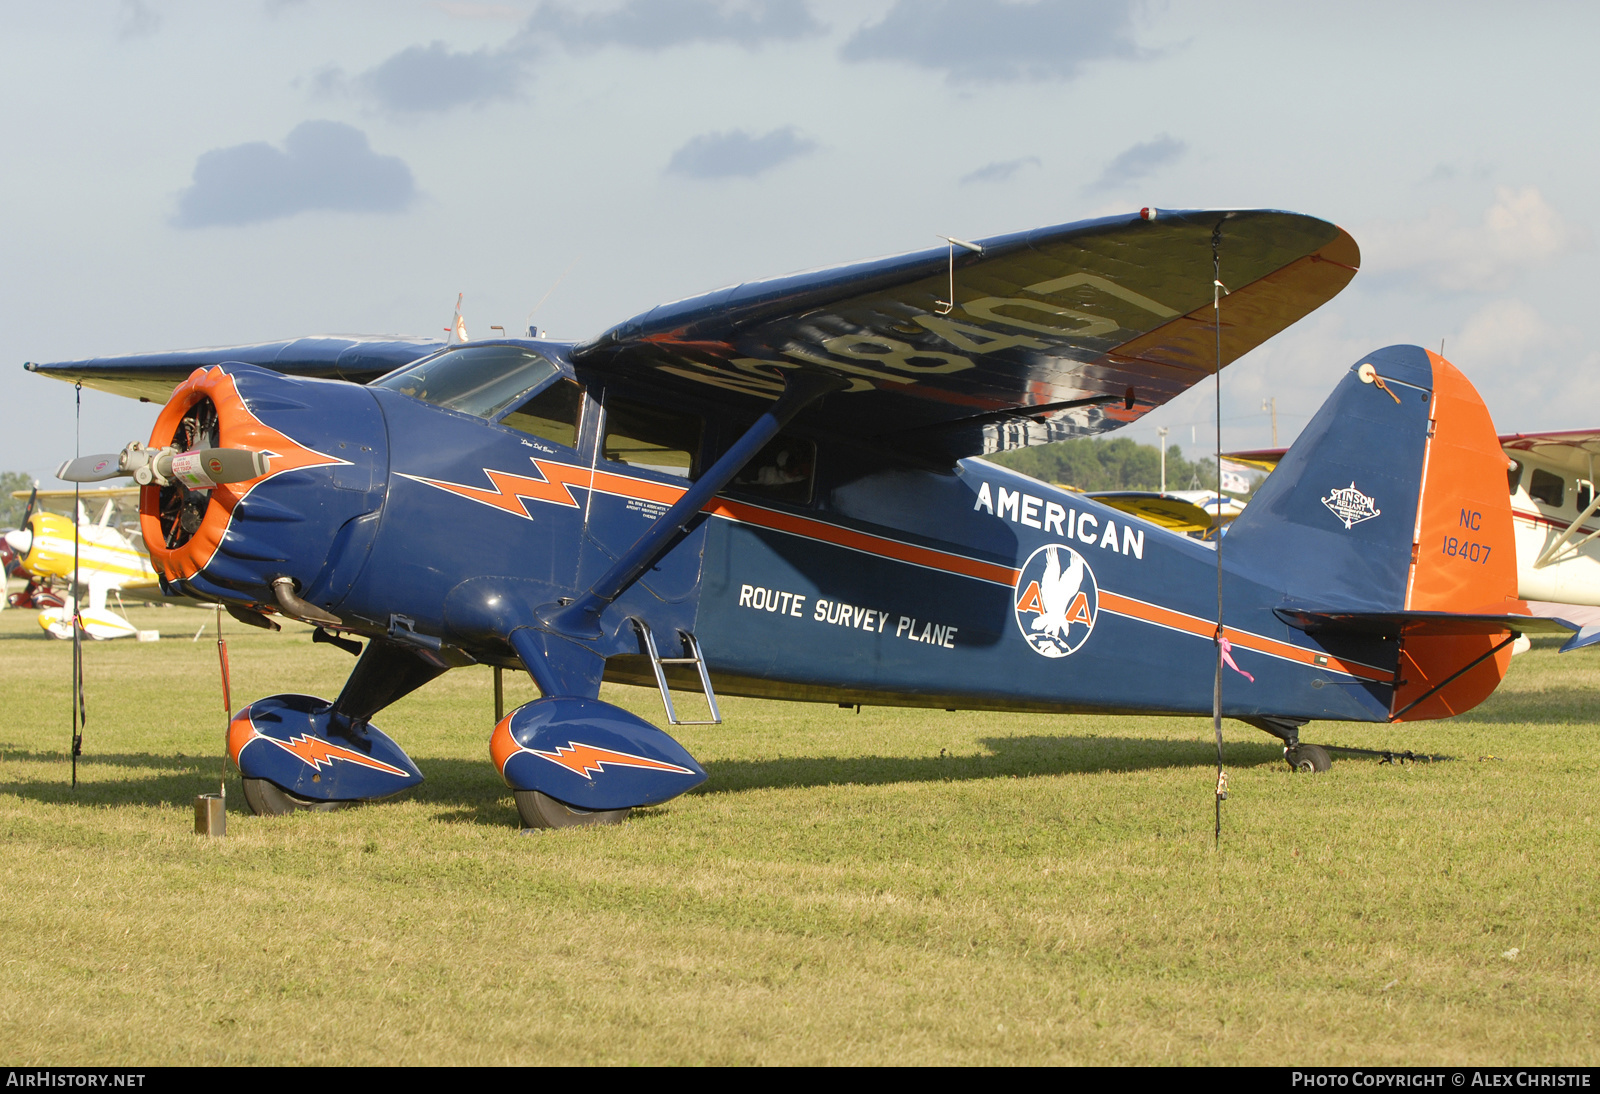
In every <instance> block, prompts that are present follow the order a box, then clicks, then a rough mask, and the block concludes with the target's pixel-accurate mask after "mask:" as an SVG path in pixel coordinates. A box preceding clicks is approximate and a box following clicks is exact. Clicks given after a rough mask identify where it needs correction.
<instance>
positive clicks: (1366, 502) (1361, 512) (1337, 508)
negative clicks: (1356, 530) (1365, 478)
mask: <svg viewBox="0 0 1600 1094" xmlns="http://www.w3.org/2000/svg"><path fill="white" fill-rule="evenodd" d="M1322 504H1323V505H1326V506H1327V507H1328V511H1329V512H1331V513H1332V514H1333V515H1334V516H1336V517H1338V518H1339V519H1340V520H1342V521H1344V526H1345V528H1347V529H1348V528H1352V527H1354V526H1355V525H1357V524H1360V523H1361V522H1362V521H1364V520H1371V519H1372V518H1373V517H1375V516H1378V515H1379V514H1380V513H1381V512H1382V510H1381V509H1379V508H1378V507H1377V506H1376V505H1374V504H1373V499H1372V498H1369V497H1367V495H1365V494H1363V493H1362V492H1361V491H1359V490H1357V489H1356V484H1355V483H1354V482H1353V481H1352V482H1351V483H1350V485H1349V486H1344V487H1340V488H1339V489H1338V490H1330V491H1328V496H1327V497H1325V498H1323V499H1322Z"/></svg>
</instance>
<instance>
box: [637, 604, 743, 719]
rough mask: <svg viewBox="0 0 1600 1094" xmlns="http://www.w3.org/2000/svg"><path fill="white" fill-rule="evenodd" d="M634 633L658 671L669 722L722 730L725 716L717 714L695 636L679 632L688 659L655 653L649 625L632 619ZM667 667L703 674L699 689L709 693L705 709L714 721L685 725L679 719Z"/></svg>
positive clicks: (657, 681) (662, 703)
mask: <svg viewBox="0 0 1600 1094" xmlns="http://www.w3.org/2000/svg"><path fill="white" fill-rule="evenodd" d="M632 622H633V626H634V629H635V630H637V631H638V632H639V640H640V641H641V642H643V643H644V652H645V655H646V656H648V657H649V658H650V667H651V668H652V669H654V670H655V674H656V686H657V687H659V688H660V689H661V705H662V706H664V707H666V708H667V722H668V724H669V725H675V726H720V725H721V724H722V715H721V714H720V713H719V712H718V710H717V696H716V693H715V692H714V691H712V690H711V674H710V673H709V672H707V671H706V659H705V657H704V656H703V655H702V654H701V653H700V643H698V642H696V641H695V639H694V635H692V634H690V633H689V632H688V631H679V632H678V638H679V639H681V640H682V642H683V649H684V652H685V653H687V654H688V655H689V656H687V657H662V656H661V652H660V651H659V650H657V649H656V639H655V635H653V634H651V633H650V625H649V624H648V623H646V622H645V621H644V620H642V619H638V618H633V620H632ZM664 665H693V666H694V667H695V668H696V669H698V670H699V672H700V687H701V690H703V691H704V692H705V693H706V705H707V706H709V707H710V708H711V719H710V720H709V721H704V722H685V721H681V720H679V718H678V712H677V710H675V709H674V708H673V706H672V692H671V691H670V690H669V689H668V688H667V673H666V669H665V668H663V667H662V666H664Z"/></svg>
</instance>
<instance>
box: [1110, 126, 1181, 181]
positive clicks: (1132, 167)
mask: <svg viewBox="0 0 1600 1094" xmlns="http://www.w3.org/2000/svg"><path fill="white" fill-rule="evenodd" d="M1188 147H1189V146H1188V145H1186V144H1184V143H1183V142H1182V141H1180V140H1178V139H1176V138H1175V137H1169V136H1167V134H1165V133H1163V134H1161V136H1159V137H1157V138H1156V139H1155V140H1153V141H1144V142H1142V143H1140V144H1136V145H1134V146H1133V147H1132V148H1129V149H1127V150H1126V151H1124V152H1121V153H1119V154H1118V155H1117V157H1116V158H1115V159H1113V160H1112V161H1111V162H1110V163H1108V164H1106V169H1105V170H1104V171H1102V172H1100V177H1099V178H1098V179H1096V180H1095V181H1094V182H1093V183H1091V184H1090V186H1089V189H1091V190H1111V189H1114V188H1115V187H1118V186H1125V185H1128V184H1130V183H1135V182H1140V181H1142V180H1143V179H1144V178H1145V177H1146V176H1148V175H1150V174H1152V173H1154V172H1155V171H1157V170H1159V169H1161V168H1163V167H1166V166H1167V165H1168V164H1171V163H1175V162H1177V160H1178V159H1179V158H1181V157H1182V156H1183V154H1184V152H1186V151H1188Z"/></svg>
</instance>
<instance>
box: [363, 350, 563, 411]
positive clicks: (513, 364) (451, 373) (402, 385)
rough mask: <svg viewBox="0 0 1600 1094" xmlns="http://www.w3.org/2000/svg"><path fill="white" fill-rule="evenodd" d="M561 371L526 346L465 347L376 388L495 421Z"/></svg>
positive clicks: (391, 377)
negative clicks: (523, 395)
mask: <svg viewBox="0 0 1600 1094" xmlns="http://www.w3.org/2000/svg"><path fill="white" fill-rule="evenodd" d="M560 371H561V370H560V369H558V368H557V367H556V366H555V365H554V364H552V363H551V362H550V361H548V360H546V359H545V358H544V357H541V356H540V355H539V354H537V353H534V352H533V351H532V350H527V349H523V348H522V347H520V346H462V347H460V348H459V349H447V350H445V351H444V352H442V353H436V354H434V355H433V356H432V357H424V358H423V359H422V360H420V361H418V362H417V363H416V364H414V365H412V366H411V367H410V368H408V369H406V370H405V371H403V372H396V373H392V374H390V375H388V376H385V377H384V378H383V379H381V380H378V381H376V382H375V383H374V384H373V386H374V387H386V388H389V389H391V390H393V391H398V392H400V393H401V394H402V395H409V396H411V397H412V398H413V399H421V400H422V401H423V402H425V403H433V404H434V405H435V406H442V407H448V408H450V409H451V410H459V411H461V412H462V413H463V414H476V415H478V416H479V417H480V418H489V417H493V416H494V415H495V414H497V413H499V412H500V411H502V410H504V409H505V408H506V407H507V406H509V405H510V404H511V401H512V400H514V399H515V398H516V397H517V396H518V395H521V394H522V393H523V392H524V391H527V390H528V389H529V388H531V387H534V386H535V385H537V384H538V383H539V382H540V381H542V380H545V379H547V378H549V377H551V376H554V375H555V374H556V373H558V372H560Z"/></svg>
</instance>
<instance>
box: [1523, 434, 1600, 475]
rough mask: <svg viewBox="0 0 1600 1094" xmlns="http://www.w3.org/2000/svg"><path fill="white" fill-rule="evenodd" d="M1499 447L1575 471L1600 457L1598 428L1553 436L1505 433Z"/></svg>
mask: <svg viewBox="0 0 1600 1094" xmlns="http://www.w3.org/2000/svg"><path fill="white" fill-rule="evenodd" d="M1500 447H1501V448H1503V449H1505V450H1506V451H1507V452H1528V453H1531V454H1533V455H1536V456H1539V457H1541V458H1542V459H1545V460H1548V461H1550V462H1551V463H1555V464H1565V465H1569V466H1571V467H1572V468H1573V469H1575V470H1584V469H1587V468H1588V467H1589V465H1590V462H1591V461H1592V460H1593V458H1594V457H1595V456H1600V429H1563V430H1558V431H1556V432H1553V433H1504V434H1501V436H1500Z"/></svg>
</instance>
